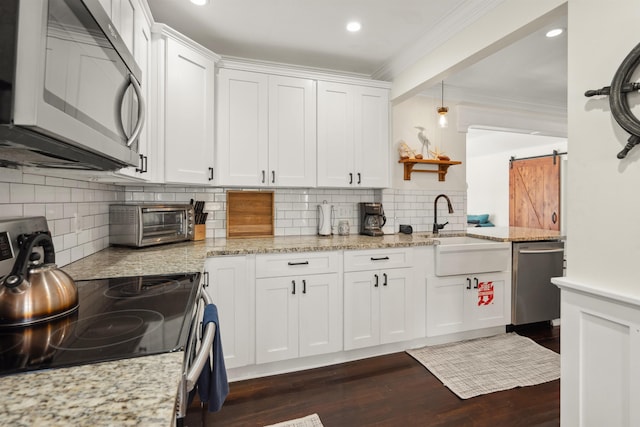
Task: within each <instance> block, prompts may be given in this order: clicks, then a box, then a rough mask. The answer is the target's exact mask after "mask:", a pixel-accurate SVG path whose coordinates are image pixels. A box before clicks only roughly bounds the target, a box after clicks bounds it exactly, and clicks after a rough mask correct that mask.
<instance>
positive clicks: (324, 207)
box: [318, 200, 334, 236]
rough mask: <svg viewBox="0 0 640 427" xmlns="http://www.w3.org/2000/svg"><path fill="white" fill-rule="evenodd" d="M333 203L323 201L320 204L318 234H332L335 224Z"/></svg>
mask: <svg viewBox="0 0 640 427" xmlns="http://www.w3.org/2000/svg"><path fill="white" fill-rule="evenodd" d="M333 218H334V213H333V205H330V204H329V203H327V201H326V200H325V201H323V202H322V204H321V205H318V234H319V235H321V236H331V229H332V226H333Z"/></svg>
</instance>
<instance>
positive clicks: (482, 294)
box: [467, 272, 511, 329]
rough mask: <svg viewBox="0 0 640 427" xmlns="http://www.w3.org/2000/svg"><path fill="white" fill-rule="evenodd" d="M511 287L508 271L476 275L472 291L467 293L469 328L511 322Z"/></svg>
mask: <svg viewBox="0 0 640 427" xmlns="http://www.w3.org/2000/svg"><path fill="white" fill-rule="evenodd" d="M510 289H511V284H510V280H509V273H508V272H505V273H487V274H477V275H474V276H473V277H472V288H471V291H470V292H468V294H467V307H468V309H467V310H468V312H469V329H480V328H488V327H492V326H502V325H508V324H509V323H511V305H510V304H511V296H510ZM507 294H509V295H507Z"/></svg>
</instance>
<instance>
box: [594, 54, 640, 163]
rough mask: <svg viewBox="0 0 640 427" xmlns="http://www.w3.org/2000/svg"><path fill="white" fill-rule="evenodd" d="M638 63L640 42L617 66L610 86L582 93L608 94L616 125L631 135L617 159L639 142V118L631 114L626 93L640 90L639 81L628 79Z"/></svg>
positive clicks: (625, 154)
mask: <svg viewBox="0 0 640 427" xmlns="http://www.w3.org/2000/svg"><path fill="white" fill-rule="evenodd" d="M638 65H640V44H638V45H636V47H634V48H633V49H632V50H631V52H629V54H628V55H627V57H626V58H624V60H623V61H622V63H621V64H620V67H618V70H617V71H616V73H615V74H614V75H613V80H612V81H611V86H605V87H603V88H602V89H594V90H588V91H586V92H585V93H584V96H586V97H592V96H597V95H605V96H609V106H610V108H611V115H612V116H613V118H614V119H615V120H616V122H618V125H620V127H621V128H622V129H624V130H625V131H627V132H628V133H629V134H630V135H631V136H629V139H627V145H625V146H624V148H623V149H622V151H620V152H619V153H618V156H617V157H618V158H619V159H624V158H625V157H627V154H629V151H631V149H632V148H633V147H635V146H636V145H638V144H640V120H638V118H637V117H636V116H634V115H633V113H632V112H631V109H630V108H629V101H628V100H627V94H628V93H630V92H636V91H638V90H640V83H631V82H629V79H630V78H631V76H632V75H633V72H634V71H635V69H636V68H637V67H638Z"/></svg>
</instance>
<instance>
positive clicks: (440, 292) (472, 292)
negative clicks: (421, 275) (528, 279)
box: [427, 271, 511, 336]
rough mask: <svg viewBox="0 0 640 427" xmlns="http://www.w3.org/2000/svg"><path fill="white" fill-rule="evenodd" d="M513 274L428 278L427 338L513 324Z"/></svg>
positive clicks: (498, 273) (500, 273)
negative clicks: (511, 303)
mask: <svg viewBox="0 0 640 427" xmlns="http://www.w3.org/2000/svg"><path fill="white" fill-rule="evenodd" d="M510 277H511V273H510V272H507V271H503V272H497V273H483V274H470V275H460V276H448V277H429V278H428V279H427V336H437V335H445V334H451V333H456V332H464V331H470V330H474V329H482V328H489V327H493V326H502V325H508V324H509V323H511V305H510V301H511V279H510Z"/></svg>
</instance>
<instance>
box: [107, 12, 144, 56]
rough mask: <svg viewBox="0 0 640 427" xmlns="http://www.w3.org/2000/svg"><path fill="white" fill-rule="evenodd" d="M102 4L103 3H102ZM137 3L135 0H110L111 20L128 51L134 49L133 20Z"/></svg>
mask: <svg viewBox="0 0 640 427" xmlns="http://www.w3.org/2000/svg"><path fill="white" fill-rule="evenodd" d="M103 4H104V3H103ZM137 6H138V3H137V2H136V1H135V0H112V1H111V21H113V24H114V25H115V26H116V29H117V30H118V33H119V34H120V37H121V38H122V41H123V42H124V44H125V45H126V46H127V48H129V52H133V51H134V45H135V42H134V37H135V36H134V34H135V28H134V21H135V14H136V9H137V8H138V7H137Z"/></svg>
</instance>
